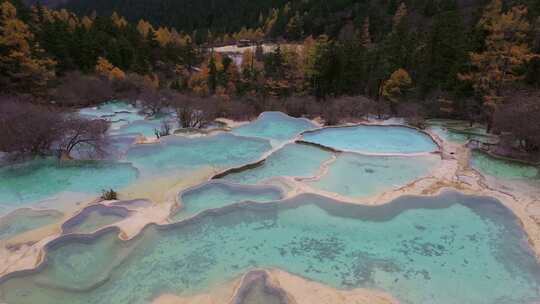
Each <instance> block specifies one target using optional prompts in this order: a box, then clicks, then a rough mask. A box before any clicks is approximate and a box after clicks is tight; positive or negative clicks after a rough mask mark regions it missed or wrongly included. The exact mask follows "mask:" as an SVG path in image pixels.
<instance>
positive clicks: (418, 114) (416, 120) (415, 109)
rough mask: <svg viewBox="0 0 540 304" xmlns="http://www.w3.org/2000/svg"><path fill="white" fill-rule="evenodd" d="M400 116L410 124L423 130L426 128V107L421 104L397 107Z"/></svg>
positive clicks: (409, 103) (406, 103)
mask: <svg viewBox="0 0 540 304" xmlns="http://www.w3.org/2000/svg"><path fill="white" fill-rule="evenodd" d="M397 113H398V116H400V117H403V118H405V120H406V121H407V123H408V124H410V125H412V126H415V127H418V128H421V129H423V128H424V127H425V122H426V120H425V111H424V107H423V106H422V105H421V104H419V103H413V102H405V103H402V104H399V105H398V107H397Z"/></svg>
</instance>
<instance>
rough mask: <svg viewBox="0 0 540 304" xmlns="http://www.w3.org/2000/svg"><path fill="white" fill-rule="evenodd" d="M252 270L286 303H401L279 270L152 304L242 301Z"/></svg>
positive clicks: (372, 292) (230, 303) (167, 296)
mask: <svg viewBox="0 0 540 304" xmlns="http://www.w3.org/2000/svg"><path fill="white" fill-rule="evenodd" d="M253 272H263V274H264V275H266V280H265V284H266V286H268V287H270V288H272V289H275V290H279V291H282V293H283V294H284V297H285V299H286V300H285V301H284V302H285V303H287V304H314V303H317V304H350V303H355V304H391V303H399V302H398V301H397V300H396V299H394V298H393V297H392V296H390V295H388V294H386V293H383V292H380V291H375V290H368V289H362V288H358V289H352V290H339V289H334V288H332V287H329V286H326V285H323V284H320V283H317V282H314V281H310V280H307V279H304V278H301V277H299V276H296V275H293V274H290V273H288V272H285V271H282V270H279V269H270V270H255V271H252V272H248V273H247V274H246V275H244V276H242V277H241V278H238V279H236V280H234V281H232V282H229V283H228V284H225V285H223V286H220V287H218V288H214V289H213V290H212V291H210V292H209V293H206V294H199V295H195V296H188V297H181V296H176V295H171V294H164V295H161V296H159V297H158V298H156V299H155V300H154V301H153V302H152V303H153V304H188V303H189V304H243V302H242V294H241V290H242V289H243V288H244V287H246V284H250V283H251V282H249V281H248V280H249V279H248V277H249V276H250V274H253Z"/></svg>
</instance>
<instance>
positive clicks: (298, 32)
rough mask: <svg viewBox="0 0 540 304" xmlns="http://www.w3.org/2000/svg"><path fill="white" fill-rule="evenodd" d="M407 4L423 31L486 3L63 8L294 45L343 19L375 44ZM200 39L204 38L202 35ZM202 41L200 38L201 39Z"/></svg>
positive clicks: (353, 1) (211, 2)
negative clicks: (260, 32)
mask: <svg viewBox="0 0 540 304" xmlns="http://www.w3.org/2000/svg"><path fill="white" fill-rule="evenodd" d="M402 2H403V3H405V4H406V5H407V7H408V9H409V12H410V13H411V15H413V16H414V23H416V25H418V26H420V25H421V26H425V25H429V24H431V23H432V18H433V17H434V16H436V15H437V14H440V13H442V12H443V11H447V10H450V9H453V8H454V5H455V6H456V7H457V8H458V9H459V10H460V12H461V13H462V14H463V16H464V17H466V18H467V19H469V20H470V16H474V15H475V14H478V13H479V12H478V10H479V9H481V8H482V7H483V6H484V5H485V4H487V3H488V2H489V1H486V0H457V1H453V0H408V1H399V0H339V1H327V0H311V1H286V0H235V1H230V0H201V1H191V0H137V1H133V0H71V1H69V2H68V3H67V5H66V7H67V8H69V9H71V10H73V11H75V12H77V13H81V14H91V13H92V12H93V11H94V10H95V11H96V12H97V13H98V14H103V15H111V14H112V13H113V12H117V13H118V14H120V15H122V16H124V17H126V18H127V19H128V20H131V21H137V20H139V19H145V20H148V21H150V22H152V23H154V24H160V25H166V26H171V27H175V28H177V29H178V30H182V31H186V32H190V33H191V32H193V31H195V30H197V32H199V33H204V34H206V33H207V32H208V31H210V32H211V33H213V34H214V35H221V34H223V33H230V32H238V31H240V30H241V28H242V27H245V28H253V29H256V28H261V29H264V28H266V29H267V30H268V26H269V25H271V27H272V29H271V33H270V36H272V37H274V38H275V37H284V38H289V39H298V38H300V37H305V36H307V35H315V36H318V35H321V34H327V35H330V36H336V35H338V33H339V31H340V30H341V29H342V27H343V19H344V18H348V17H350V18H351V19H352V20H353V22H354V25H355V26H357V27H360V26H361V25H362V23H363V21H364V19H365V18H366V17H370V20H371V25H372V29H371V31H372V33H373V34H374V38H375V39H378V38H379V37H381V35H382V34H383V33H384V32H385V31H387V30H389V28H390V26H391V19H392V16H393V15H394V13H395V11H396V9H397V8H398V6H399V4H400V3H402ZM506 4H507V5H509V6H510V5H516V4H526V5H528V7H529V9H530V11H531V13H532V15H538V13H539V12H540V2H539V1H536V0H508V1H506ZM201 35H202V34H201ZM199 39H200V38H199Z"/></svg>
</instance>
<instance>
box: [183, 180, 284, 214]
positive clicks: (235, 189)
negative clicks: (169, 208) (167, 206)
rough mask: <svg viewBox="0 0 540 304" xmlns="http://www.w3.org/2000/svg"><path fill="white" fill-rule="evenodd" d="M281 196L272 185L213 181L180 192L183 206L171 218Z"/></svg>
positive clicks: (275, 198)
mask: <svg viewBox="0 0 540 304" xmlns="http://www.w3.org/2000/svg"><path fill="white" fill-rule="evenodd" d="M282 197H283V193H282V192H281V190H279V189H278V188H276V187H272V186H243V185H233V184H228V183H222V182H217V181H213V182H209V183H207V184H204V185H202V186H199V187H196V188H193V189H191V190H188V191H186V192H183V193H182V194H180V200H181V201H182V204H183V208H182V209H180V210H178V211H177V212H176V214H174V215H173V220H182V219H185V218H188V217H191V216H193V215H195V214H197V213H199V212H202V211H204V210H209V209H215V208H220V207H223V206H227V205H232V204H236V203H240V202H245V201H251V202H270V201H276V200H279V199H281V198H282Z"/></svg>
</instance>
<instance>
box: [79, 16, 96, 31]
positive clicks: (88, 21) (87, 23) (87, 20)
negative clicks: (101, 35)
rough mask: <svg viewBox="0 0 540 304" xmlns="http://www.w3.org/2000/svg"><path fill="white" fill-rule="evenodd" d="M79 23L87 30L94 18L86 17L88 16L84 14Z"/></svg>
mask: <svg viewBox="0 0 540 304" xmlns="http://www.w3.org/2000/svg"><path fill="white" fill-rule="evenodd" d="M81 24H82V26H83V27H84V28H85V29H86V30H89V29H90V28H92V25H93V24H94V20H92V19H90V18H88V16H84V17H83V18H82V20H81Z"/></svg>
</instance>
